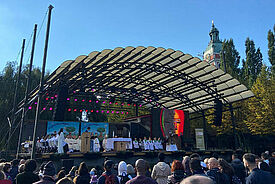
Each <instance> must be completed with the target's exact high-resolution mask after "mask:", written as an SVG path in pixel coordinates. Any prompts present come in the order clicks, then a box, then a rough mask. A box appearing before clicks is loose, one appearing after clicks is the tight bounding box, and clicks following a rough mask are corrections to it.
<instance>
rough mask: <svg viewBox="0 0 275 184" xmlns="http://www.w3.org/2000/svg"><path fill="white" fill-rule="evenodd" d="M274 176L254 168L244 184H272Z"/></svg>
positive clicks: (274, 181)
mask: <svg viewBox="0 0 275 184" xmlns="http://www.w3.org/2000/svg"><path fill="white" fill-rule="evenodd" d="M274 183H275V176H273V175H272V174H271V173H270V172H266V171H263V170H260V169H258V168H255V169H253V170H252V172H251V173H250V175H249V176H248V177H247V178H246V184H274Z"/></svg>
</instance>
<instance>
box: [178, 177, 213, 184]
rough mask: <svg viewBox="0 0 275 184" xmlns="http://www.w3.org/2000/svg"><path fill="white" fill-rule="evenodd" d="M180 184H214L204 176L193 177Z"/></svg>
mask: <svg viewBox="0 0 275 184" xmlns="http://www.w3.org/2000/svg"><path fill="white" fill-rule="evenodd" d="M180 184H214V182H213V180H212V179H210V178H208V177H206V176H200V175H194V176H189V177H187V178H186V179H184V180H182V182H181V183H180Z"/></svg>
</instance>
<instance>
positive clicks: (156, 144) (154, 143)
mask: <svg viewBox="0 0 275 184" xmlns="http://www.w3.org/2000/svg"><path fill="white" fill-rule="evenodd" d="M153 145H154V148H155V150H158V149H159V147H158V140H157V138H156V137H154V140H153Z"/></svg>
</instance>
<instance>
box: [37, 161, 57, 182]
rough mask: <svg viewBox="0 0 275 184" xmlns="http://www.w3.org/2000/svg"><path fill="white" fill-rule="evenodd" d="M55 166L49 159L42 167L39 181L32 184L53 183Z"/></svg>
mask: <svg viewBox="0 0 275 184" xmlns="http://www.w3.org/2000/svg"><path fill="white" fill-rule="evenodd" d="M55 175H56V172H55V167H54V164H53V163H52V162H51V161H49V162H48V163H47V164H46V165H45V166H44V169H43V177H42V178H41V180H40V181H38V182H35V183H34V184H55V182H54V179H55Z"/></svg>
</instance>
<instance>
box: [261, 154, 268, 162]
mask: <svg viewBox="0 0 275 184" xmlns="http://www.w3.org/2000/svg"><path fill="white" fill-rule="evenodd" d="M261 159H262V160H263V161H264V162H265V163H267V164H269V161H268V159H269V156H268V154H267V153H262V154H261Z"/></svg>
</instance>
